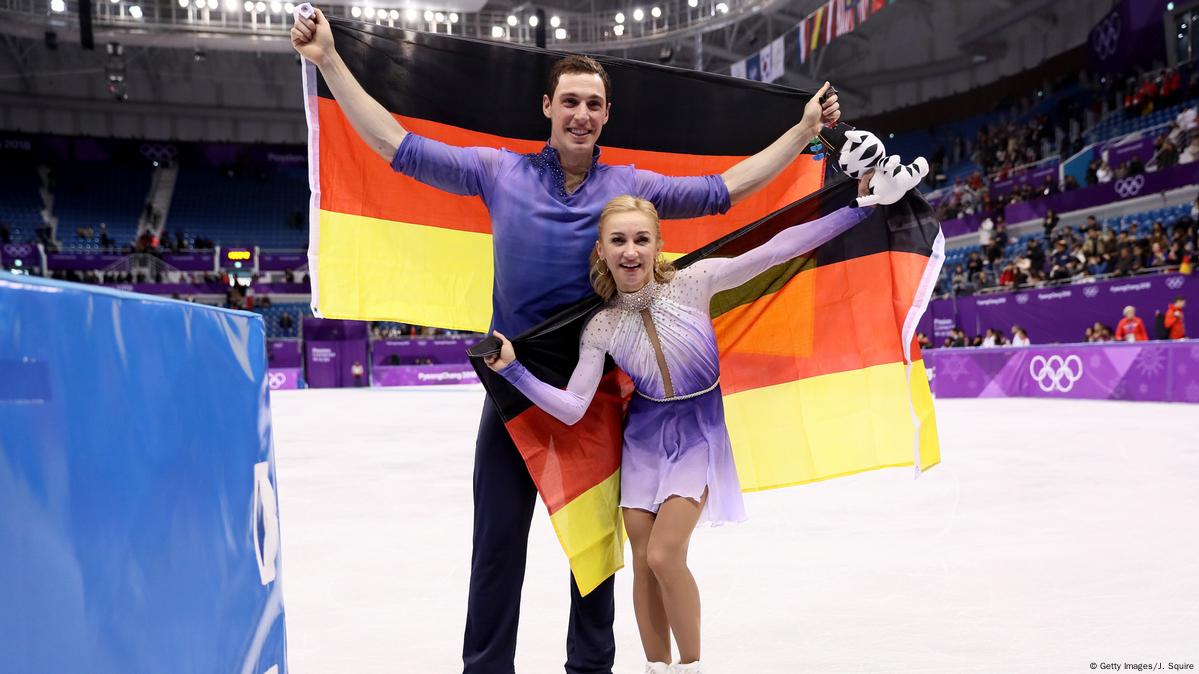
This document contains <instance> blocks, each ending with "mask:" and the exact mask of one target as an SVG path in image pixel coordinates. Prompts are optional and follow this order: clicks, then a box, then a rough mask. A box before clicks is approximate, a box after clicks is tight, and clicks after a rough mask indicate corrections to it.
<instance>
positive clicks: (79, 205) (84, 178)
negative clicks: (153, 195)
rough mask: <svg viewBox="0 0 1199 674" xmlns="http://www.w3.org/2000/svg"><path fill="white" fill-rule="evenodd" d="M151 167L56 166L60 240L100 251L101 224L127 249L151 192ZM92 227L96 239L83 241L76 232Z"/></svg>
mask: <svg viewBox="0 0 1199 674" xmlns="http://www.w3.org/2000/svg"><path fill="white" fill-rule="evenodd" d="M151 173H152V169H151V167H150V166H149V165H148V164H147V165H130V164H120V163H105V164H67V163H63V164H60V165H57V166H55V167H54V175H55V182H56V183H57V186H56V188H55V190H54V215H55V216H57V217H58V239H59V241H61V242H62V243H63V245H64V247H67V248H72V249H89V248H99V246H100V239H99V230H100V223H105V224H106V225H107V226H108V235H109V236H110V237H112V239H113V241H114V242H115V244H116V245H118V246H127V245H129V244H130V243H131V242H132V241H133V238H134V236H135V235H136V233H137V222H138V218H139V217H140V216H141V213H142V209H143V208H144V206H145V201H146V193H147V192H148V191H149V189H150V176H151ZM81 227H82V228H91V229H92V230H93V231H94V236H92V237H90V238H79V237H77V236H76V230H77V229H79V228H81Z"/></svg>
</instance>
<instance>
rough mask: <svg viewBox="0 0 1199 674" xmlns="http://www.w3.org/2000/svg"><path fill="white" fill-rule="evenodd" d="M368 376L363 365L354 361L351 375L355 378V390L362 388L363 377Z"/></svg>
mask: <svg viewBox="0 0 1199 674" xmlns="http://www.w3.org/2000/svg"><path fill="white" fill-rule="evenodd" d="M364 374H366V369H365V368H363V367H362V363H361V362H359V361H354V364H353V365H351V366H350V375H351V376H352V377H354V388H358V387H360V386H362V376H363V375H364Z"/></svg>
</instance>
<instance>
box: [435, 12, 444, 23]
mask: <svg viewBox="0 0 1199 674" xmlns="http://www.w3.org/2000/svg"><path fill="white" fill-rule="evenodd" d="M433 20H434V21H436V22H437V23H445V14H442V13H441V12H438V13H436V14H434V15H433Z"/></svg>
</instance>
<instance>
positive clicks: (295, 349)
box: [266, 339, 300, 368]
mask: <svg viewBox="0 0 1199 674" xmlns="http://www.w3.org/2000/svg"><path fill="white" fill-rule="evenodd" d="M266 362H267V365H269V366H270V367H271V368H281V367H300V340H298V339H268V340H266Z"/></svg>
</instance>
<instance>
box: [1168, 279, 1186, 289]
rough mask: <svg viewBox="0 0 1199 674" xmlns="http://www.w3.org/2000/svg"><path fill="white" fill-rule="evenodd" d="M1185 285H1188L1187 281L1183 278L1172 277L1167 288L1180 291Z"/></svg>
mask: <svg viewBox="0 0 1199 674" xmlns="http://www.w3.org/2000/svg"><path fill="white" fill-rule="evenodd" d="M1183 283H1186V279H1184V278H1183V277H1181V276H1170V277H1168V278H1167V279H1166V287H1167V288H1169V289H1170V290H1178V289H1179V288H1181V287H1182V284H1183Z"/></svg>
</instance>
